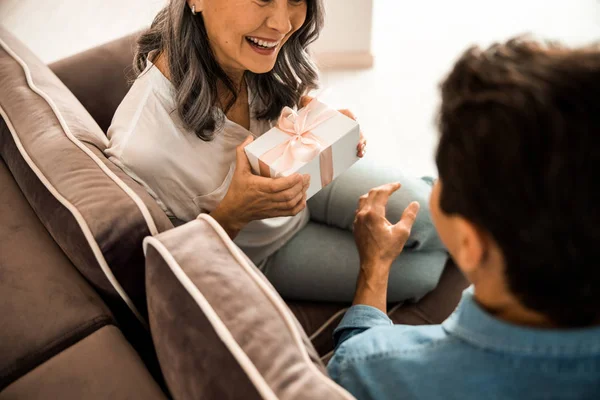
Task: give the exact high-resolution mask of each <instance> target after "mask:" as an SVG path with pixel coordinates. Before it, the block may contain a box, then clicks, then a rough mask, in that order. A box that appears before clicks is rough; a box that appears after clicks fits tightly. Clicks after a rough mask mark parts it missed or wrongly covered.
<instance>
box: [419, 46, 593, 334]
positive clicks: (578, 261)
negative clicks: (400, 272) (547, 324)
mask: <svg viewBox="0 0 600 400" xmlns="http://www.w3.org/2000/svg"><path fill="white" fill-rule="evenodd" d="M441 91H442V106H441V110H440V116H439V129H440V134H441V136H440V142H439V147H438V151H437V157H436V161H437V166H438V169H439V175H440V180H439V181H438V183H437V184H436V187H435V188H434V193H433V195H432V200H431V202H432V204H431V209H432V214H433V218H434V221H435V223H436V226H437V228H438V231H439V233H440V236H441V238H442V240H443V241H444V243H445V244H446V245H447V247H448V249H449V251H450V253H451V254H452V256H453V258H454V259H455V261H456V263H457V264H458V265H459V266H460V268H461V269H462V270H463V272H464V273H465V275H466V276H467V278H469V279H470V280H471V281H472V282H473V283H475V284H476V286H477V284H478V281H485V280H486V279H487V280H490V279H493V278H494V277H501V279H500V280H499V282H498V285H501V286H503V287H505V288H506V289H507V291H508V292H509V293H510V294H511V295H513V296H514V297H515V298H516V299H517V300H518V301H519V303H520V304H522V305H523V306H525V307H526V308H527V309H530V310H534V311H536V312H538V313H541V314H543V315H544V316H545V317H547V318H548V319H549V320H551V321H552V322H554V323H556V324H559V325H562V326H582V325H587V324H591V323H595V322H598V321H599V320H600V189H599V188H598V187H597V186H596V185H598V184H600V51H599V50H598V49H597V48H591V47H590V48H583V49H577V50H568V49H565V48H562V47H558V46H555V45H547V44H539V43H535V42H531V41H525V40H521V39H515V40H511V41H509V42H508V43H506V44H504V45H494V46H492V47H491V48H489V49H488V50H486V51H481V50H479V49H477V48H472V49H469V50H468V51H466V52H465V53H464V54H463V56H462V57H461V58H460V60H459V61H458V62H457V64H456V65H455V67H454V69H453V71H452V72H451V73H450V75H449V76H448V78H447V79H446V81H445V82H444V83H443V84H442V87H441ZM479 283H481V282H479Z"/></svg>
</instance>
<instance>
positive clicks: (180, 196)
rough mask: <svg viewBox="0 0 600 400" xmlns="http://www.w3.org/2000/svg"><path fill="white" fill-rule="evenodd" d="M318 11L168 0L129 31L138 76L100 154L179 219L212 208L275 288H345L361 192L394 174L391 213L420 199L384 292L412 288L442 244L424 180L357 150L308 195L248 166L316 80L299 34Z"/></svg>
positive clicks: (319, 293) (253, 2)
mask: <svg viewBox="0 0 600 400" xmlns="http://www.w3.org/2000/svg"><path fill="white" fill-rule="evenodd" d="M322 24H323V5H322V0H171V1H170V3H169V4H168V5H167V6H166V7H165V8H164V9H163V10H162V11H160V12H159V14H158V15H157V16H156V18H155V20H154V22H153V24H152V26H151V27H150V29H148V30H147V31H146V32H145V33H143V34H142V36H141V37H140V38H139V40H138V49H137V54H136V56H135V60H134V70H135V71H136V73H137V74H138V76H137V79H136V80H135V82H134V83H133V86H132V87H131V90H130V91H129V93H128V94H127V96H126V97H125V99H124V100H123V102H122V103H121V105H120V106H119V108H118V110H117V112H116V114H115V116H114V118H113V121H112V125H111V127H110V129H109V131H108V136H109V139H110V145H109V148H108V149H107V150H106V152H107V155H108V156H109V157H110V158H111V160H113V161H114V162H115V163H116V164H117V165H119V166H120V167H121V168H122V169H123V170H124V171H125V172H127V173H128V174H129V175H131V176H132V177H133V178H134V179H135V180H136V181H137V182H139V183H140V184H142V185H143V186H144V187H145V188H146V189H147V190H148V192H149V193H150V194H151V195H152V196H153V197H154V198H155V199H156V201H157V202H158V203H159V204H160V205H161V207H162V208H163V209H164V211H165V212H166V213H167V214H168V215H169V217H171V218H172V219H173V220H174V221H176V222H177V221H184V222H185V221H190V220H193V219H194V218H196V217H197V216H198V214H200V213H210V215H211V216H212V217H213V218H214V219H215V220H216V221H218V222H219V223H220V224H221V226H223V228H224V229H225V230H226V231H227V233H228V234H229V235H230V236H231V237H232V238H233V239H234V240H235V242H236V244H237V245H238V246H239V247H240V248H241V249H242V250H243V251H244V252H245V253H246V254H247V255H248V256H249V257H250V258H251V259H252V260H253V261H254V262H255V263H256V264H257V266H258V267H259V268H260V269H261V270H262V271H263V272H264V273H265V275H266V276H267V277H268V278H269V279H270V280H271V282H272V283H273V285H274V286H275V287H276V288H277V289H278V290H279V291H280V293H281V294H282V295H283V296H284V297H287V298H295V299H304V300H333V301H349V300H351V299H352V297H353V294H354V287H355V282H356V277H357V275H358V273H359V271H358V269H359V255H358V252H357V250H356V247H355V245H354V241H353V237H352V232H351V231H352V223H353V220H354V217H355V215H354V211H355V208H356V204H357V201H358V198H359V196H360V195H362V194H364V193H365V192H367V191H368V190H369V189H370V188H371V187H374V186H378V185H381V184H383V183H387V182H389V181H399V182H402V184H403V189H402V190H400V191H399V192H398V193H396V194H395V195H394V196H392V198H391V199H390V203H389V206H388V217H389V219H390V220H391V221H394V220H396V221H397V220H398V219H399V218H400V216H401V215H402V212H403V210H404V208H405V207H406V206H407V205H408V204H409V203H410V202H411V201H413V200H417V201H419V203H420V204H421V212H420V213H419V217H418V218H417V221H416V223H415V225H414V226H413V231H412V234H411V240H410V241H409V242H408V244H407V246H406V250H405V251H404V252H403V253H402V254H401V255H400V257H398V258H397V259H396V261H395V265H394V268H393V269H392V273H391V276H390V281H389V299H390V301H399V300H406V299H417V298H420V297H421V296H423V295H424V294H426V293H427V292H428V291H430V290H431V289H433V288H434V287H435V285H436V284H437V282H438V280H439V277H440V274H441V271H442V269H443V266H444V264H445V261H446V257H447V255H446V252H445V250H444V248H443V246H442V244H441V243H440V241H439V239H438V237H437V235H436V233H435V230H434V228H433V226H432V224H431V222H430V217H429V211H428V209H427V198H428V196H429V193H430V191H431V185H430V182H429V181H426V180H421V179H409V178H406V177H404V176H402V175H401V174H400V173H398V172H397V171H390V170H382V169H380V170H378V169H376V168H375V167H372V166H367V165H364V163H363V162H362V161H361V162H359V163H358V165H356V166H355V167H353V168H351V169H350V170H349V171H347V172H346V173H344V174H343V175H342V176H341V177H339V178H338V179H336V181H335V182H333V183H332V184H330V185H329V186H327V187H326V188H325V189H323V190H322V191H321V192H320V193H319V194H317V195H316V196H315V197H313V198H312V199H311V200H310V201H309V202H308V208H306V203H307V202H306V194H305V192H306V189H307V188H308V183H309V180H308V176H301V175H299V174H294V175H291V176H289V177H285V178H276V179H272V178H264V177H260V176H256V175H253V174H252V173H251V170H250V166H249V163H248V161H247V159H246V156H245V154H244V151H243V147H244V146H245V145H246V144H248V143H249V142H250V141H252V138H253V137H254V138H255V137H258V136H260V135H261V134H263V133H264V132H266V131H267V130H269V129H270V128H271V126H272V121H274V120H275V119H276V118H277V117H278V115H279V113H280V111H281V110H282V108H283V107H284V106H290V107H298V106H300V105H301V104H302V103H303V101H306V98H305V97H304V96H305V95H306V94H307V92H308V91H309V90H311V89H313V88H316V87H317V78H318V73H317V69H316V67H315V65H314V64H313V62H312V61H311V59H310V56H309V54H308V52H307V46H308V45H309V44H310V43H312V42H313V41H314V40H315V39H316V38H317V37H318V35H319V32H320V30H321V27H322ZM346 113H347V114H349V115H351V113H349V112H347V111H346ZM365 144H366V142H365V141H364V139H361V141H360V143H358V144H357V153H358V156H359V157H362V156H363V155H364V151H365ZM309 210H310V211H309Z"/></svg>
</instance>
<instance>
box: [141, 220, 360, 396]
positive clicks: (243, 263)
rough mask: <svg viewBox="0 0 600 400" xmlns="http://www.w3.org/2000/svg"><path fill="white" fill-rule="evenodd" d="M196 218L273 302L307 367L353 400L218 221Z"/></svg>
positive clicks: (147, 239)
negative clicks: (306, 343)
mask: <svg viewBox="0 0 600 400" xmlns="http://www.w3.org/2000/svg"><path fill="white" fill-rule="evenodd" d="M197 219H200V220H204V221H206V222H208V223H209V225H211V227H212V228H213V229H214V230H215V232H216V233H217V234H218V235H219V236H220V238H221V240H222V241H223V243H224V244H225V245H226V246H227V248H228V250H229V251H230V252H231V254H232V255H233V256H234V258H235V260H236V261H237V262H238V264H240V265H241V266H242V267H243V268H244V270H245V271H246V273H247V274H248V275H249V276H250V278H252V280H253V281H254V283H256V284H257V286H258V287H259V288H260V289H261V290H262V291H263V292H264V294H265V295H266V297H267V299H269V300H270V301H271V303H272V304H273V306H274V307H275V309H276V310H277V311H278V312H279V314H280V315H281V317H282V318H283V320H284V322H285V324H286V326H287V328H288V330H289V332H290V334H291V336H292V338H293V340H294V342H295V344H296V346H297V347H298V349H299V351H300V354H301V355H302V358H303V359H304V361H305V363H306V364H307V365H308V368H309V369H310V370H311V371H312V372H314V373H315V374H316V376H317V377H318V378H319V379H322V380H323V382H325V384H326V385H328V386H330V387H331V388H332V389H333V390H335V391H337V392H338V393H339V394H340V395H341V396H343V397H344V398H346V399H352V400H355V398H354V397H352V396H351V395H350V394H349V393H348V392H347V391H346V390H345V389H343V388H342V387H341V386H338V385H337V384H336V383H334V382H333V381H332V380H331V379H329V378H328V377H326V376H325V375H323V373H322V372H321V371H320V370H319V369H318V368H317V366H316V365H315V364H314V363H313V362H312V361H311V359H310V356H309V354H308V351H307V350H306V347H304V344H303V341H302V338H301V337H300V333H299V332H298V328H297V325H296V323H295V322H294V318H295V317H294V316H293V314H292V312H291V311H290V310H289V308H288V307H287V306H286V305H285V303H284V302H283V300H281V298H280V297H278V296H277V295H274V294H273V291H272V290H271V289H270V288H269V287H268V286H267V284H266V283H265V282H264V281H263V279H262V278H261V277H260V276H259V275H258V272H257V271H256V270H254V269H253V268H252V267H251V266H250V265H249V264H248V262H247V261H246V259H245V258H244V256H243V255H242V254H241V250H239V248H238V247H237V246H236V245H235V244H234V243H233V242H232V241H231V239H230V238H229V236H228V235H227V233H226V232H225V231H224V230H223V228H222V227H221V225H219V223H218V222H217V221H215V220H214V219H213V218H212V217H210V216H208V215H206V214H200V215H199V216H198V218H197ZM155 240H156V241H158V240H157V239H155V238H151V237H147V238H146V239H144V247H146V245H147V244H148V243H154V241H155ZM171 259H172V260H173V261H175V260H174V259H173V257H172V256H171Z"/></svg>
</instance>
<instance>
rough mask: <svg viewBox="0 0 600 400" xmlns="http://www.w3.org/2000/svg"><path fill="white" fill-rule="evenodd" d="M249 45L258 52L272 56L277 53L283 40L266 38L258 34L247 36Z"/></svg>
mask: <svg viewBox="0 0 600 400" xmlns="http://www.w3.org/2000/svg"><path fill="white" fill-rule="evenodd" d="M245 39H246V42H247V43H248V45H249V46H250V47H251V48H252V50H254V51H255V52H257V53H258V54H261V55H265V56H270V55H273V54H275V53H276V51H277V48H278V47H279V45H280V43H281V40H273V39H266V38H262V37H256V36H246V37H245Z"/></svg>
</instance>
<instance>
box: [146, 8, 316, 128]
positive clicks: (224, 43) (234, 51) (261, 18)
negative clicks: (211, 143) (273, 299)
mask: <svg viewBox="0 0 600 400" xmlns="http://www.w3.org/2000/svg"><path fill="white" fill-rule="evenodd" d="M184 3H185V1H184V0H173V1H171V2H170V4H169V5H168V6H167V7H166V8H165V9H163V10H162V11H161V12H160V13H159V14H158V15H157V17H156V18H155V20H154V23H153V24H152V27H151V28H150V29H149V30H148V31H147V32H146V33H145V34H144V35H143V36H142V37H141V38H140V39H139V50H138V52H137V54H136V57H135V67H136V72H137V73H138V74H139V73H141V72H142V71H143V70H144V69H145V68H146V60H147V58H148V56H149V55H150V53H152V52H157V53H159V54H160V55H161V60H162V59H163V57H164V58H165V59H166V61H165V62H164V63H160V64H158V66H159V69H160V70H161V71H162V72H163V74H164V75H166V76H168V77H169V80H170V81H171V83H172V84H173V86H174V88H175V89H176V91H177V96H176V99H177V112H178V114H179V117H180V118H181V121H182V122H183V123H184V125H185V127H186V128H187V129H189V130H191V131H193V132H195V133H196V135H197V136H198V137H199V138H201V139H203V140H210V139H211V138H212V136H213V135H214V133H215V131H216V130H218V128H219V127H220V126H222V124H223V123H224V116H225V115H224V114H223V113H220V112H216V111H217V110H216V109H214V107H215V106H222V109H223V111H224V112H225V114H227V113H228V112H229V111H231V108H232V107H233V106H234V105H235V104H236V102H237V100H238V96H239V95H240V92H242V91H243V90H242V89H244V86H245V85H246V84H247V85H248V86H250V88H251V89H252V90H253V91H254V92H255V93H256V95H257V96H258V98H259V99H261V100H262V103H263V104H265V107H262V108H260V109H257V110H256V111H257V117H258V118H259V119H274V118H276V117H277V115H278V114H279V112H280V111H281V109H282V108H283V107H285V106H286V105H289V104H298V102H299V100H300V96H301V94H303V93H305V92H307V91H308V90H310V89H314V88H315V87H316V85H317V77H318V76H317V69H316V66H315V65H314V63H313V61H312V60H311V59H310V57H309V56H308V53H307V51H306V49H307V47H308V45H309V44H311V43H312V42H313V41H314V40H316V39H317V37H318V34H319V32H320V30H321V28H322V25H323V6H322V4H321V1H320V0H295V1H281V0H277V1H274V0H228V1H220V0H187V3H188V5H189V7H184V6H183V4H184ZM192 8H193V10H194V11H193V12H192ZM194 13H196V14H194ZM279 53H282V54H281V56H279ZM161 65H163V66H164V67H161ZM244 77H245V78H246V79H243V78H244ZM200 90H201V92H200ZM241 100H247V99H241ZM242 103H243V102H242ZM233 111H234V112H236V111H239V110H233ZM238 114H243V112H242V113H239V112H238ZM248 118H249V117H248V115H245V116H244V115H241V116H240V118H239V120H240V121H241V122H242V124H241V125H246V127H247V125H248V122H247V121H248ZM244 122H246V123H244Z"/></svg>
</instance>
